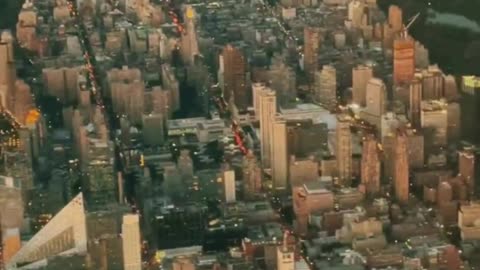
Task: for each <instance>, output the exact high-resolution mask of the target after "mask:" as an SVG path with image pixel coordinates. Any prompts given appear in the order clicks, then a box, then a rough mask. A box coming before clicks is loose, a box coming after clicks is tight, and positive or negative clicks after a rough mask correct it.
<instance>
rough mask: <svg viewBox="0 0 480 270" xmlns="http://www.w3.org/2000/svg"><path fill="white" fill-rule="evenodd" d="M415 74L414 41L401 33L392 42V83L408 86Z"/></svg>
mask: <svg viewBox="0 0 480 270" xmlns="http://www.w3.org/2000/svg"><path fill="white" fill-rule="evenodd" d="M414 74H415V41H414V40H413V38H411V37H410V36H408V34H407V33H402V34H401V35H400V36H399V37H397V38H396V39H395V40H394V42H393V82H394V83H395V84H397V85H398V84H408V83H410V82H411V81H412V79H413V76H414Z"/></svg>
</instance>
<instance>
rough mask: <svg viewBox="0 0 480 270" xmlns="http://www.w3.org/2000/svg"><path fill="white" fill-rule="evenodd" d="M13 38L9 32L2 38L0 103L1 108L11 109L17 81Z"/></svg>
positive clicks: (4, 33) (0, 51)
mask: <svg viewBox="0 0 480 270" xmlns="http://www.w3.org/2000/svg"><path fill="white" fill-rule="evenodd" d="M12 39H13V38H12V37H11V34H10V33H9V32H2V33H1V37H0V99H1V100H0V102H1V104H0V105H1V106H2V107H5V108H8V109H11V108H12V101H13V92H14V87H15V86H14V85H15V81H16V72H15V62H14V58H13V44H12Z"/></svg>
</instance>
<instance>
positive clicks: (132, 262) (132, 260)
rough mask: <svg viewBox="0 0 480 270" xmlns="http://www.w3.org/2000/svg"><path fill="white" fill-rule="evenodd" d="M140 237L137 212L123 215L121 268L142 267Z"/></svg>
mask: <svg viewBox="0 0 480 270" xmlns="http://www.w3.org/2000/svg"><path fill="white" fill-rule="evenodd" d="M141 241H142V239H141V238H140V223H139V217H138V215H137V214H127V215H124V216H123V223H122V242H123V245H122V246H123V269H125V270H141V269H142V257H141V254H142V245H141Z"/></svg>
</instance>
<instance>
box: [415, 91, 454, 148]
mask: <svg viewBox="0 0 480 270" xmlns="http://www.w3.org/2000/svg"><path fill="white" fill-rule="evenodd" d="M421 106H422V108H421V109H422V111H421V126H422V128H423V129H428V130H427V131H426V132H427V134H426V135H427V136H428V137H427V139H430V140H429V142H430V143H431V145H436V146H439V145H440V146H444V145H447V129H448V110H447V106H448V104H447V103H446V102H445V101H444V100H429V101H422V104H421Z"/></svg>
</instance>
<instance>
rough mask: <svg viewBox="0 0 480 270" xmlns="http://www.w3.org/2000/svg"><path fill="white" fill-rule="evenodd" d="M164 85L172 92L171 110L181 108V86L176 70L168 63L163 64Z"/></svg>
mask: <svg viewBox="0 0 480 270" xmlns="http://www.w3.org/2000/svg"><path fill="white" fill-rule="evenodd" d="M162 86H163V88H165V89H167V90H168V91H169V92H170V97H171V103H170V104H169V106H170V107H171V111H172V112H175V111H177V110H178V109H180V86H179V83H178V80H177V78H176V76H175V73H174V70H173V69H172V67H171V66H170V65H168V64H163V65H162Z"/></svg>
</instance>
